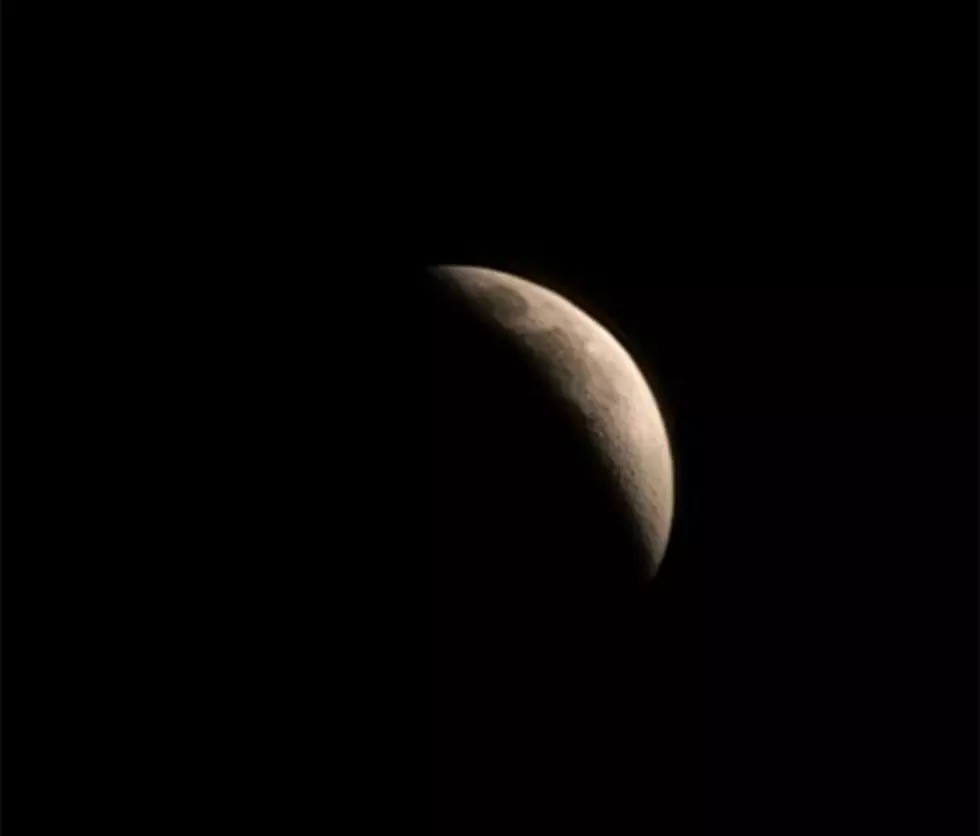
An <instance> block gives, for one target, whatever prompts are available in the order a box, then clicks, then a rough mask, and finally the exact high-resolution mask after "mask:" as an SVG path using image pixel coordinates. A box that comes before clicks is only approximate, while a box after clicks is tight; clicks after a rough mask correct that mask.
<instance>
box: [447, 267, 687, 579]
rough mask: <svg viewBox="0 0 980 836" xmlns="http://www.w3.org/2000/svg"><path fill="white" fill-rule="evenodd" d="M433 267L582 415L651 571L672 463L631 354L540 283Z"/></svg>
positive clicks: (662, 537) (660, 547) (670, 497)
mask: <svg viewBox="0 0 980 836" xmlns="http://www.w3.org/2000/svg"><path fill="white" fill-rule="evenodd" d="M431 273H432V274H433V275H434V276H435V277H436V278H437V279H438V280H439V281H440V282H444V283H446V284H447V285H449V286H451V288H452V289H453V290H455V291H457V293H458V295H461V296H462V297H463V298H464V299H465V300H466V302H467V303H468V304H469V305H470V306H471V307H472V309H473V310H474V311H476V312H477V313H478V314H479V315H480V316H481V317H482V318H483V319H484V320H485V321H487V322H490V323H492V324H493V326H494V327H495V328H497V329H499V330H500V332H501V333H503V334H505V335H506V338H507V339H508V341H510V342H512V343H513V344H515V345H518V346H520V347H521V350H522V351H523V352H526V353H527V355H528V356H529V357H530V358H532V360H533V363H534V364H535V365H536V366H537V367H538V368H540V369H541V371H543V372H544V374H545V376H546V378H547V379H548V380H549V381H550V383H551V384H552V386H553V387H554V390H555V391H556V392H557V393H558V394H559V396H560V397H561V398H562V399H563V400H564V401H565V402H566V403H567V404H568V406H570V407H571V409H573V410H575V411H576V412H577V413H578V414H579V415H580V416H581V418H582V419H583V420H584V424H585V426H586V427H587V428H588V436H589V438H590V440H591V443H592V444H594V446H595V448H596V449H597V451H598V452H599V453H600V454H601V457H602V459H603V460H604V461H605V463H606V465H607V467H608V470H609V472H610V473H611V474H612V475H613V477H614V479H615V482H616V483H617V484H618V486H619V489H620V493H621V495H622V496H623V498H624V499H625V501H626V505H627V507H628V509H629V513H630V514H631V515H632V516H633V518H634V522H635V523H636V525H637V529H638V531H639V532H640V533H641V537H642V540H643V543H644V547H645V550H646V556H647V561H648V566H647V570H648V576H649V577H653V576H654V575H655V574H656V572H657V569H658V568H659V566H660V564H661V562H662V560H663V557H664V554H665V552H666V550H667V546H668V542H669V538H670V529H671V524H672V520H673V514H674V467H673V459H672V456H671V451H670V443H669V440H668V437H667V429H666V426H665V424H664V420H663V416H662V414H661V411H660V408H659V406H658V405H657V401H656V398H655V397H654V395H653V392H652V391H651V389H650V387H649V385H648V384H647V382H646V380H645V378H644V376H643V374H642V372H641V371H640V369H639V368H638V366H637V364H636V363H635V362H634V360H633V359H632V358H631V357H630V355H629V353H628V352H627V351H626V349H625V348H624V347H623V346H622V345H621V344H620V343H619V342H618V341H617V340H616V338H615V337H614V336H613V335H612V334H611V333H610V332H609V331H608V330H607V329H606V328H604V327H603V326H602V325H600V324H599V323H598V322H597V321H596V320H595V319H594V318H592V317H591V316H589V315H588V314H587V313H585V312H584V311H583V310H582V309H581V308H579V307H577V306H576V305H574V304H572V303H571V302H570V301H568V300H567V299H565V298H564V297H562V296H560V295H559V294H558V293H555V292H554V291H552V290H549V289H547V288H545V287H542V286H541V285H538V284H535V283H533V282H531V281H528V280H526V279H522V278H520V277H518V276H514V275H510V274H507V273H502V272H499V271H496V270H490V269H486V268H479V267H468V266H457V265H440V266H438V267H433V268H431Z"/></svg>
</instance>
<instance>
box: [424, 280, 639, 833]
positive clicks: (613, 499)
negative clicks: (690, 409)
mask: <svg viewBox="0 0 980 836" xmlns="http://www.w3.org/2000/svg"><path fill="white" fill-rule="evenodd" d="M428 292H429V294H430V299H429V302H430V311H429V313H430V321H429V338H430V341H431V342H430V373H431V378H430V391H429V398H430V402H429V405H430V409H431V424H430V426H431V433H432V435H431V438H430V439H429V443H430V445H431V447H430V452H431V458H430V466H431V471H430V474H429V477H430V480H431V482H430V485H431V487H430V489H431V491H432V500H431V501H432V504H431V514H432V517H431V526H432V528H431V536H432V540H431V546H432V549H431V557H432V594H433V600H432V605H433V606H432V639H433V659H432V661H433V674H434V680H433V682H434V702H433V712H434V713H433V722H434V726H435V738H434V757H435V763H434V768H435V773H434V779H435V814H436V822H437V826H438V827H439V828H440V829H439V830H438V832H440V833H442V832H446V833H466V834H471V833H484V832H486V833H500V832H509V833H523V832H528V833H543V832H558V831H557V830H554V828H565V827H573V826H574V827H576V828H577V830H576V832H609V833H612V832H627V830H628V827H627V825H628V824H629V823H630V822H633V823H636V824H638V823H639V821H640V820H639V819H638V818H637V814H638V812H639V809H640V807H641V806H642V805H644V804H646V803H648V798H649V792H648V791H649V790H650V786H649V772H648V771H644V768H643V766H642V762H643V761H644V760H645V761H647V762H649V761H650V759H651V753H650V752H649V751H643V749H642V747H643V745H644V740H645V739H644V738H643V735H642V734H641V733H640V730H641V727H642V724H643V723H644V722H645V721H646V720H647V719H648V717H645V716H643V715H644V714H645V713H647V714H648V713H649V712H652V711H655V710H656V709H655V708H654V706H653V705H652V704H650V703H649V702H648V699H647V698H648V696H649V694H648V690H646V689H644V688H642V687H640V683H639V682H638V680H637V677H636V669H637V666H636V662H637V660H636V657H635V653H636V651H637V649H638V646H639V644H640V642H639V640H638V636H639V635H640V634H639V630H640V623H639V621H638V616H639V614H640V612H641V609H640V605H641V603H642V602H643V601H644V596H645V594H646V593H647V588H646V585H645V583H644V581H643V577H642V573H641V572H640V571H638V569H637V567H639V566H642V565H643V554H642V552H643V546H642V543H641V541H640V540H639V539H638V537H637V533H636V531H635V529H634V527H633V524H632V521H631V518H630V515H629V510H628V508H627V506H626V505H625V503H624V502H623V500H622V497H621V495H620V493H619V491H618V489H617V486H616V484H615V480H614V479H613V477H612V475H611V474H610V473H609V471H608V469H607V467H606V465H605V464H604V462H603V461H602V459H601V457H600V456H599V454H598V452H597V450H596V448H595V447H594V446H593V444H592V443H591V442H590V439H589V437H588V434H587V430H586V427H585V425H584V422H583V421H582V419H581V416H580V415H578V414H577V413H576V412H575V411H574V410H573V409H571V408H570V407H569V406H568V405H567V404H566V403H565V402H563V401H562V400H561V399H560V398H559V397H558V396H557V393H556V392H555V391H554V390H553V389H552V387H551V385H550V384H549V382H548V379H547V378H546V377H545V375H543V374H542V372H541V370H540V369H539V368H537V367H535V365H534V364H533V362H532V361H531V359H530V357H529V356H528V354H527V352H526V349H522V348H521V347H520V346H518V345H515V344H514V343H513V342H511V341H510V340H508V339H506V338H505V337H504V335H503V334H502V332H501V331H500V329H499V328H498V327H496V326H494V325H492V324H491V323H489V322H488V321H486V320H485V319H483V318H481V317H480V316H477V315H476V314H475V313H474V311H473V310H472V309H470V308H468V307H467V305H466V304H465V303H464V302H463V300H462V299H461V297H459V296H457V295H456V294H455V293H454V292H453V291H452V289H451V288H448V287H446V286H445V285H441V284H439V283H438V282H436V281H431V280H430V281H428ZM519 301H520V300H519ZM506 302H507V300H501V304H504V303H506ZM644 790H646V791H647V792H644ZM617 819H619V820H620V821H618V823H617V821H616V820H617ZM583 826H585V827H586V828H587V830H586V831H582V829H581V828H582V827H583Z"/></svg>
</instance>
